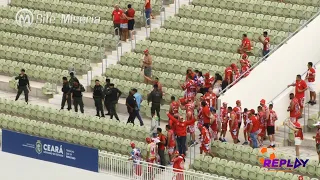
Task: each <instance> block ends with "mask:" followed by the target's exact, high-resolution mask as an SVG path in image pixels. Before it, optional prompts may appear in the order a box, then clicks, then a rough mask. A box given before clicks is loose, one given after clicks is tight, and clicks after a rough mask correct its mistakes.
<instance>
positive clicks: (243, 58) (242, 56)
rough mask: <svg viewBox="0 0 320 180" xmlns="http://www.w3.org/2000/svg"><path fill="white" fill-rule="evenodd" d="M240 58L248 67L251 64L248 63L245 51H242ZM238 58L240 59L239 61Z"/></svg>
mask: <svg viewBox="0 0 320 180" xmlns="http://www.w3.org/2000/svg"><path fill="white" fill-rule="evenodd" d="M241 58H242V59H241V60H243V61H244V63H245V64H246V65H247V66H248V67H249V68H250V67H251V65H250V61H249V59H248V58H249V57H248V55H247V54H246V53H243V54H242V55H241ZM241 60H240V61H241Z"/></svg>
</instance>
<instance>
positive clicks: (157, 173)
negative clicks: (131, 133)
mask: <svg viewBox="0 0 320 180" xmlns="http://www.w3.org/2000/svg"><path fill="white" fill-rule="evenodd" d="M1 147H2V131H1V129H0V150H1ZM128 155H129V154H128ZM128 158H129V156H123V155H120V154H113V153H108V152H106V151H99V172H100V173H105V174H110V175H113V176H118V177H123V178H127V179H141V180H149V179H150V180H216V179H220V178H219V176H218V175H215V174H212V175H210V174H201V173H196V172H191V171H181V172H179V174H178V173H176V172H174V169H173V168H171V167H164V166H161V165H157V164H150V163H147V162H144V161H141V162H140V163H139V164H135V163H134V162H133V161H131V160H128ZM182 177H183V178H182Z"/></svg>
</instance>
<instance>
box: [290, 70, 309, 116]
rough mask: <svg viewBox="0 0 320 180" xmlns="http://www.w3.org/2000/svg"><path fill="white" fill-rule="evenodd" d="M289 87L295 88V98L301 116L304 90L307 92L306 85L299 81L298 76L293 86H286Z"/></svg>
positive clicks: (299, 77)
mask: <svg viewBox="0 0 320 180" xmlns="http://www.w3.org/2000/svg"><path fill="white" fill-rule="evenodd" d="M290 86H295V87H296V88H295V97H296V98H297V99H298V101H299V105H300V114H302V112H303V105H304V92H305V91H306V90H308V86H307V83H306V82H305V81H304V80H302V79H301V75H300V74H298V75H297V77H296V82H295V83H293V84H290V85H288V87H290Z"/></svg>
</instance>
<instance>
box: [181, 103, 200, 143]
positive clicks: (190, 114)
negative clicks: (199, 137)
mask: <svg viewBox="0 0 320 180" xmlns="http://www.w3.org/2000/svg"><path fill="white" fill-rule="evenodd" d="M180 108H181V109H182V110H186V120H191V119H194V109H195V103H194V102H193V100H192V99H188V100H187V103H186V104H185V105H184V106H183V105H181V106H180ZM195 130H196V129H195V127H194V123H193V124H190V125H189V126H188V127H187V132H188V133H190V135H191V143H190V144H191V145H195V144H196V135H195Z"/></svg>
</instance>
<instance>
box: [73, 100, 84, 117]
mask: <svg viewBox="0 0 320 180" xmlns="http://www.w3.org/2000/svg"><path fill="white" fill-rule="evenodd" d="M73 106H74V111H75V112H78V106H80V112H81V113H84V109H83V107H84V105H83V101H82V97H73Z"/></svg>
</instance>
